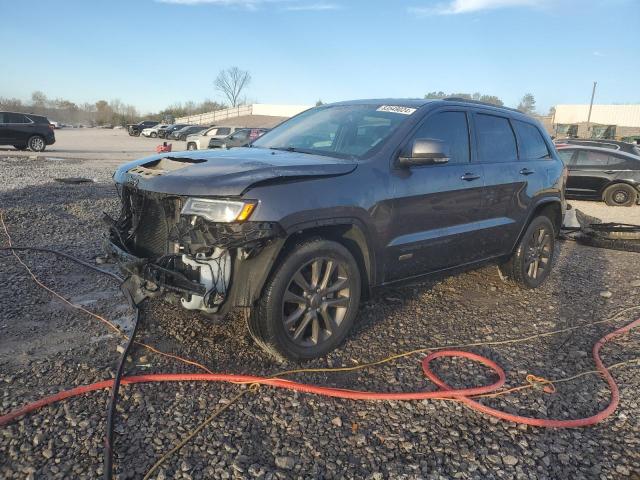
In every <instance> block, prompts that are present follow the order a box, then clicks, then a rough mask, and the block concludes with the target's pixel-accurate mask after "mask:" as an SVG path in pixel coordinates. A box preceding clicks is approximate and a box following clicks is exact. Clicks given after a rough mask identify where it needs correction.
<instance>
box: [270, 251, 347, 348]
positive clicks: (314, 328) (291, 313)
mask: <svg viewBox="0 0 640 480" xmlns="http://www.w3.org/2000/svg"><path fill="white" fill-rule="evenodd" d="M349 280H350V279H349V277H348V273H347V268H346V265H344V264H343V263H341V262H340V261H338V260H336V259H335V258H328V257H322V258H315V259H313V260H312V261H310V262H308V263H307V264H305V265H303V266H302V267H301V268H299V269H298V270H297V271H296V273H295V274H294V275H293V277H292V278H291V281H290V282H289V285H288V286H287V289H286V290H285V294H284V297H283V300H282V314H283V315H282V321H283V324H284V329H285V332H286V334H287V336H288V337H289V339H290V340H291V341H292V342H294V343H295V344H296V345H299V346H302V347H315V346H318V345H320V344H322V343H324V342H326V341H328V340H329V339H330V338H331V337H332V336H333V335H335V334H337V333H338V330H339V329H340V325H341V323H342V321H343V320H344V318H345V315H346V314H347V310H348V308H349V304H350V300H351V296H350V293H351V291H350V288H349V283H350V282H349Z"/></svg>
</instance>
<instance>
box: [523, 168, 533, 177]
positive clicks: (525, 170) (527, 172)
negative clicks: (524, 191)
mask: <svg viewBox="0 0 640 480" xmlns="http://www.w3.org/2000/svg"><path fill="white" fill-rule="evenodd" d="M533 173H535V172H534V171H533V170H529V169H528V168H523V169H522V170H520V175H531V174H533Z"/></svg>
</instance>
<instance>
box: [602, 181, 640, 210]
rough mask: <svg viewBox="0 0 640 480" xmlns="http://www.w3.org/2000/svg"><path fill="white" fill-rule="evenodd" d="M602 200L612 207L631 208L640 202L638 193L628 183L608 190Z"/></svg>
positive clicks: (616, 185) (618, 184)
mask: <svg viewBox="0 0 640 480" xmlns="http://www.w3.org/2000/svg"><path fill="white" fill-rule="evenodd" d="M602 199H603V200H604V202H605V203H606V204H607V205H609V206H610V207H631V206H633V205H635V204H636V202H637V201H638V191H637V190H636V189H635V188H633V187H632V186H631V185H627V184H626V183H616V184H614V185H611V186H609V187H607V188H606V190H605V191H604V193H603V194H602Z"/></svg>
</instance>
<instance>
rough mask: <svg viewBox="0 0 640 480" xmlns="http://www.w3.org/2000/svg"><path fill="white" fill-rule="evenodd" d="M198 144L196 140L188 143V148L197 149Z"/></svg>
mask: <svg viewBox="0 0 640 480" xmlns="http://www.w3.org/2000/svg"><path fill="white" fill-rule="evenodd" d="M197 149H198V146H197V145H196V144H195V143H194V142H189V143H187V150H197Z"/></svg>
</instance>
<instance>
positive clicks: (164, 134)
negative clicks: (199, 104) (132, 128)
mask: <svg viewBox="0 0 640 480" xmlns="http://www.w3.org/2000/svg"><path fill="white" fill-rule="evenodd" d="M188 126H189V124H187V123H175V124H173V125H168V126H167V127H166V128H161V129H160V130H158V137H159V138H169V136H170V135H171V134H172V133H173V132H175V131H176V130H180V129H181V128H184V127H188Z"/></svg>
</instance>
